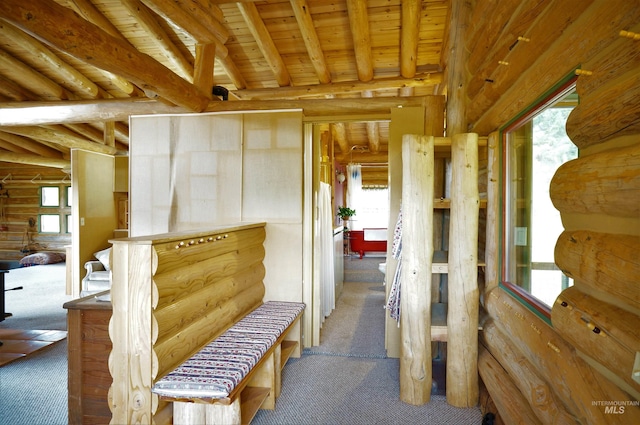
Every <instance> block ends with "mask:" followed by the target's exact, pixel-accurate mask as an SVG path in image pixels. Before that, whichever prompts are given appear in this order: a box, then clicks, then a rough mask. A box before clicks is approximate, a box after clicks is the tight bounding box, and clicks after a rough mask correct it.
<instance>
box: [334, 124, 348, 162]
mask: <svg viewBox="0 0 640 425" xmlns="http://www.w3.org/2000/svg"><path fill="white" fill-rule="evenodd" d="M331 136H332V137H333V140H334V141H335V142H336V143H337V144H338V146H339V147H340V156H339V157H337V159H339V160H340V161H345V159H346V158H347V157H348V155H349V140H347V129H346V128H345V125H344V123H343V122H336V123H333V124H331ZM333 152H334V154H333V156H334V157H336V154H335V149H334V150H333Z"/></svg>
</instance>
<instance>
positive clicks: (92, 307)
mask: <svg viewBox="0 0 640 425" xmlns="http://www.w3.org/2000/svg"><path fill="white" fill-rule="evenodd" d="M63 307H64V308H66V309H67V331H68V335H67V342H68V368H69V372H68V392H69V396H68V403H69V424H91V425H98V424H108V423H109V421H111V410H110V409H109V402H108V392H109V387H110V386H111V381H112V379H111V374H110V373H109V353H110V352H111V340H110V339H109V320H110V319H111V312H112V309H111V303H110V302H103V301H97V300H96V298H95V296H89V297H85V298H80V299H77V300H73V301H69V302H68V303H65V304H64V306H63Z"/></svg>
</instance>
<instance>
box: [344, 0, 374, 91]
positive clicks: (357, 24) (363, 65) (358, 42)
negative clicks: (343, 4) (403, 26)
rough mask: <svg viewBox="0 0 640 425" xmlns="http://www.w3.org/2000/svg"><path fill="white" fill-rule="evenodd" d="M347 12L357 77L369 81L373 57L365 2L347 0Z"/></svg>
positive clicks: (371, 73)
mask: <svg viewBox="0 0 640 425" xmlns="http://www.w3.org/2000/svg"><path fill="white" fill-rule="evenodd" d="M347 12H348V14H349V23H350V24H351V25H350V27H351V36H352V37H353V49H354V51H355V55H356V68H357V71H358V79H359V80H360V81H364V82H366V81H371V79H372V78H373V57H372V55H371V36H370V34H369V16H368V14H367V2H366V1H360V0H347Z"/></svg>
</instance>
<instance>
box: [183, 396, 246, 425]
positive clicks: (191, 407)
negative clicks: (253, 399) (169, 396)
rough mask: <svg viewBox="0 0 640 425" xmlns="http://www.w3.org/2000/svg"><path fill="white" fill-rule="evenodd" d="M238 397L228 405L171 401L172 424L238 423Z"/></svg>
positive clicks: (210, 424)
mask: <svg viewBox="0 0 640 425" xmlns="http://www.w3.org/2000/svg"><path fill="white" fill-rule="evenodd" d="M240 416H241V415H240V399H236V400H235V401H234V402H233V403H231V404H229V405H225V404H220V403H215V404H204V403H182V402H174V403H173V424H174V425H194V424H205V425H214V424H229V425H240V423H241V417H240Z"/></svg>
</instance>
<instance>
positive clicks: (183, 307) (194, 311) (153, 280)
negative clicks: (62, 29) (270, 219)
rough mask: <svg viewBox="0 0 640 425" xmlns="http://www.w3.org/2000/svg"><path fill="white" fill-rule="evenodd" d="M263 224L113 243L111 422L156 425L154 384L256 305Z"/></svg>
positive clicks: (165, 411)
mask: <svg viewBox="0 0 640 425" xmlns="http://www.w3.org/2000/svg"><path fill="white" fill-rule="evenodd" d="M264 239H265V223H258V224H244V225H237V226H221V227H216V228H213V229H211V230H209V231H204V232H181V233H173V234H162V235H154V236H150V237H137V238H128V239H115V240H112V241H111V242H112V243H113V267H112V270H113V284H112V289H111V301H112V305H113V316H112V318H111V322H110V324H109V335H110V337H111V340H112V342H113V350H112V352H111V355H110V356H109V371H110V372H111V376H112V377H113V384H112V387H111V389H110V391H109V406H110V408H111V412H112V420H111V423H112V424H124V423H152V421H154V422H155V423H163V422H164V419H162V418H170V417H171V414H170V407H171V405H170V404H167V403H164V402H159V400H158V396H157V395H155V394H152V393H151V387H152V386H153V384H154V382H155V381H156V380H157V379H159V378H161V377H162V376H164V375H165V374H167V373H168V372H169V371H171V370H173V369H174V368H175V367H177V366H178V365H179V364H181V363H182V362H183V361H184V360H186V359H187V358H189V357H190V356H191V355H193V354H194V353H196V352H197V351H198V350H200V349H201V348H202V347H203V346H204V345H206V344H207V343H208V342H210V341H211V340H213V339H214V338H216V337H218V336H219V335H220V334H222V333H223V332H224V331H225V330H226V329H227V328H229V327H230V326H231V325H232V324H233V323H235V322H237V321H238V320H239V318H241V317H242V316H244V315H245V314H246V313H248V312H249V311H251V310H253V309H254V308H255V307H257V306H258V305H260V304H261V303H262V300H263V297H264V294H265V287H264V283H263V279H264V275H265V268H264V265H263V262H262V261H263V259H264V256H265V250H264V247H263V243H264Z"/></svg>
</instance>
